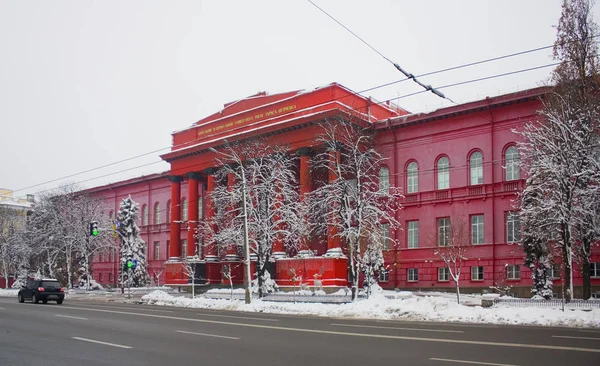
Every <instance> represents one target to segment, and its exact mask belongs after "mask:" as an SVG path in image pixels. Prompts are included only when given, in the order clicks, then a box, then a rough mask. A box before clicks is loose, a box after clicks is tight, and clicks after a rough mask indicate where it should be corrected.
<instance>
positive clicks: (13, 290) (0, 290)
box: [0, 288, 19, 297]
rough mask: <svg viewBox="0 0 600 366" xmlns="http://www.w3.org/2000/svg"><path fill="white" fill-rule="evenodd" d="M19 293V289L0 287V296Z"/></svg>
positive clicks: (11, 295) (10, 295)
mask: <svg viewBox="0 0 600 366" xmlns="http://www.w3.org/2000/svg"><path fill="white" fill-rule="evenodd" d="M18 293H19V289H10V290H7V289H3V288H2V289H0V297H13V296H15V297H16V296H17V294H18Z"/></svg>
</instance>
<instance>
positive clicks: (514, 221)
mask: <svg viewBox="0 0 600 366" xmlns="http://www.w3.org/2000/svg"><path fill="white" fill-rule="evenodd" d="M505 220H506V242H507V243H518V242H519V240H521V219H520V217H519V212H518V211H507V212H506V219H505Z"/></svg>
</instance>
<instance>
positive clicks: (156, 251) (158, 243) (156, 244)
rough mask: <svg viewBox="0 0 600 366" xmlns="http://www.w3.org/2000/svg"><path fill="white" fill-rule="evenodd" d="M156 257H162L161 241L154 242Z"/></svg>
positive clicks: (157, 258) (156, 258)
mask: <svg viewBox="0 0 600 366" xmlns="http://www.w3.org/2000/svg"><path fill="white" fill-rule="evenodd" d="M154 259H155V260H159V259H160V241H155V242H154Z"/></svg>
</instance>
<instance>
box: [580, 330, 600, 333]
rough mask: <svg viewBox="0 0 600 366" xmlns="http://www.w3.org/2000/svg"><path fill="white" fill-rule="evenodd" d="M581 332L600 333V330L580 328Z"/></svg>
mask: <svg viewBox="0 0 600 366" xmlns="http://www.w3.org/2000/svg"><path fill="white" fill-rule="evenodd" d="M578 332H579V333H600V330H578Z"/></svg>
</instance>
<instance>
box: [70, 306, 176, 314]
mask: <svg viewBox="0 0 600 366" xmlns="http://www.w3.org/2000/svg"><path fill="white" fill-rule="evenodd" d="M89 306H98V307H101V308H109V309H124V310H132V311H136V310H144V311H155V312H159V313H173V310H157V309H147V308H145V307H143V306H140V307H136V308H134V307H125V306H110V305H96V304H90V305H89ZM80 309H84V308H80Z"/></svg>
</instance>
